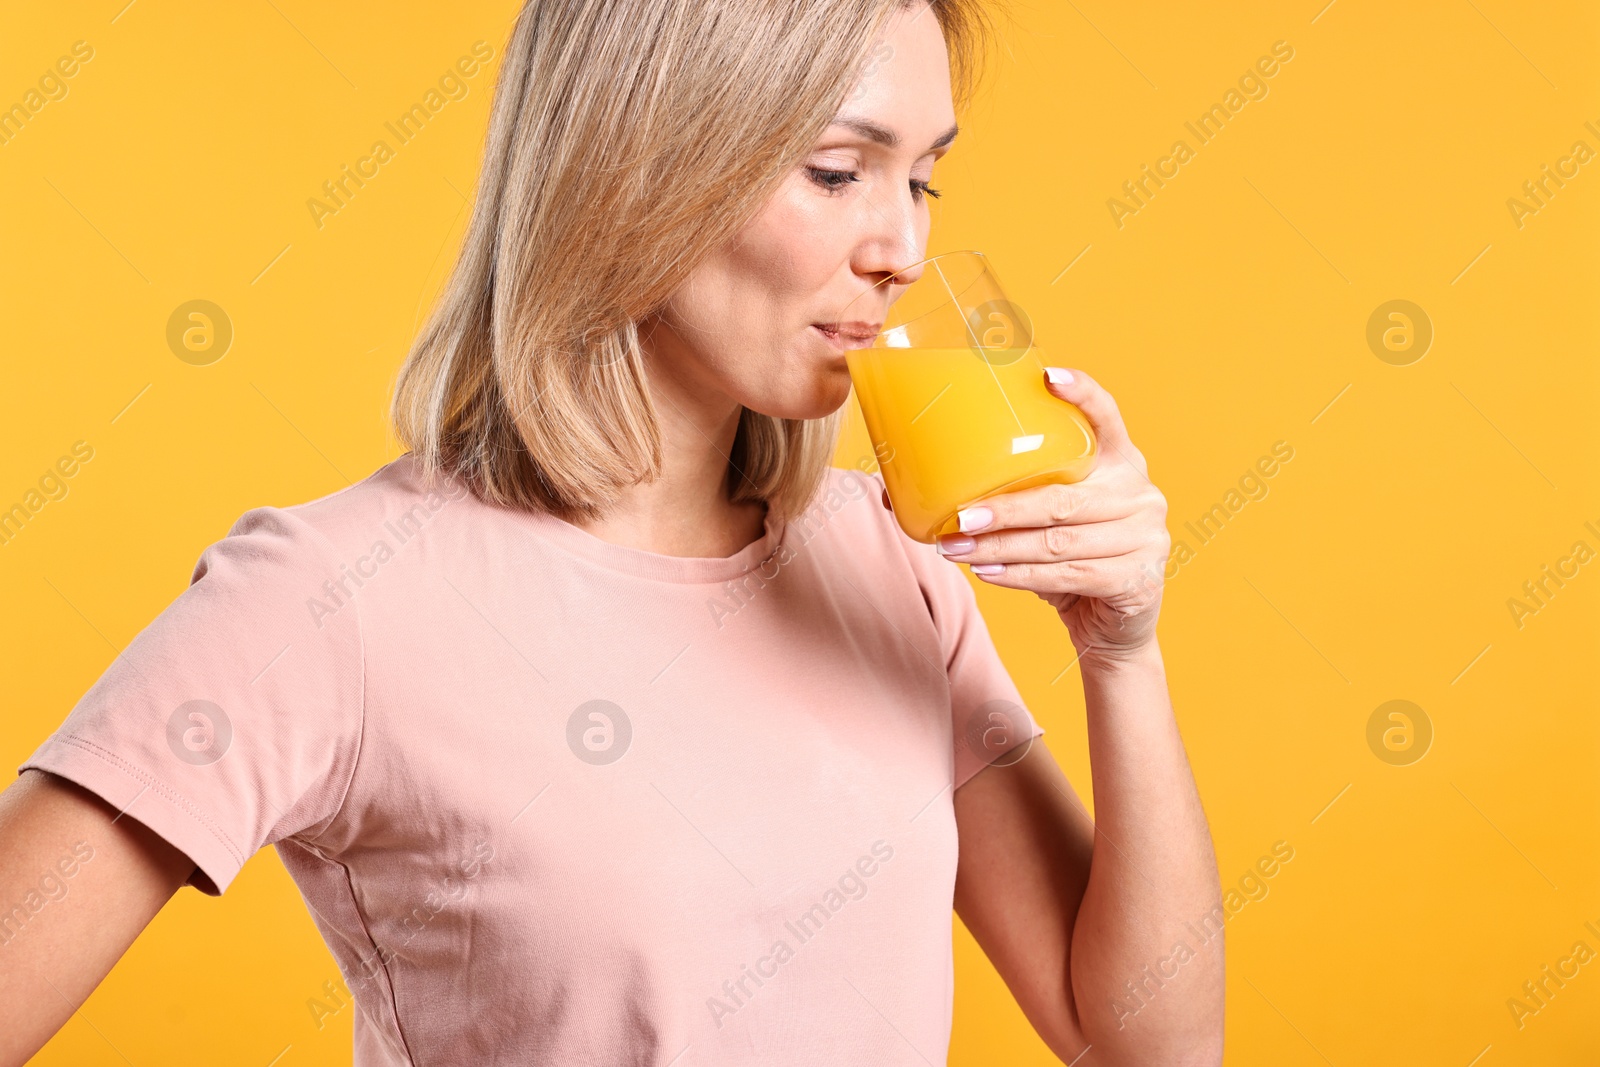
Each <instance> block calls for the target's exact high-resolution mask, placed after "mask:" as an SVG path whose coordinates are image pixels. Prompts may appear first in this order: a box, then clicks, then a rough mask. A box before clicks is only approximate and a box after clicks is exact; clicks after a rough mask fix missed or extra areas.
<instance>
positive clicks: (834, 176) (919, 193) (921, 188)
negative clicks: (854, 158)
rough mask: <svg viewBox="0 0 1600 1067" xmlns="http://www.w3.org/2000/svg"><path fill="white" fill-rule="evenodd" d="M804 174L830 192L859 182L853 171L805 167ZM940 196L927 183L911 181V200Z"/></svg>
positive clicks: (919, 180)
mask: <svg viewBox="0 0 1600 1067" xmlns="http://www.w3.org/2000/svg"><path fill="white" fill-rule="evenodd" d="M806 173H807V174H809V175H810V177H811V180H812V181H814V182H816V183H817V184H818V185H820V186H822V187H823V188H824V189H828V190H830V191H831V190H834V189H840V188H843V187H844V186H846V185H849V184H850V183H851V182H858V181H860V180H861V175H859V174H857V173H856V172H855V171H853V170H828V169H827V168H825V167H807V168H806ZM940 195H941V194H940V193H939V190H937V189H935V188H934V187H933V186H931V185H929V184H928V183H927V182H925V181H922V180H921V179H919V178H912V179H911V197H912V199H914V200H921V199H922V198H923V197H924V196H931V197H933V198H935V199H938V197H939V196H940Z"/></svg>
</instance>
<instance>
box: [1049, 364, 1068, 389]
mask: <svg viewBox="0 0 1600 1067" xmlns="http://www.w3.org/2000/svg"><path fill="white" fill-rule="evenodd" d="M1044 376H1045V377H1046V378H1048V379H1050V384H1052V385H1071V384H1072V372H1071V371H1069V370H1067V369H1066V368H1065V367H1046V368H1045V369H1044Z"/></svg>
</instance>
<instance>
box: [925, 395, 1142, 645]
mask: <svg viewBox="0 0 1600 1067" xmlns="http://www.w3.org/2000/svg"><path fill="white" fill-rule="evenodd" d="M1051 370H1052V371H1054V372H1055V375H1056V376H1058V377H1061V378H1063V379H1064V380H1063V381H1061V382H1059V383H1056V382H1051V381H1049V380H1048V378H1049V375H1048V374H1047V380H1046V386H1047V388H1048V389H1049V390H1050V392H1051V393H1052V394H1054V395H1055V396H1058V397H1060V398H1061V399H1063V400H1067V401H1070V402H1071V403H1073V404H1076V405H1077V406H1078V408H1079V409H1080V410H1081V411H1082V412H1083V413H1084V414H1085V415H1086V416H1088V418H1089V421H1090V423H1091V424H1092V425H1093V426H1094V431H1095V435H1096V437H1097V438H1098V440H1099V445H1100V452H1099V455H1098V456H1096V458H1095V462H1094V466H1093V467H1092V468H1091V469H1090V471H1089V474H1088V476H1087V477H1085V478H1084V479H1083V480H1081V481H1078V482H1074V483H1071V484H1051V485H1041V486H1035V487H1034V488H1032V489H1023V490H1020V491H1018V492H1015V493H1001V494H998V495H996V496H992V497H989V498H988V499H986V500H982V501H979V502H978V503H977V504H974V505H972V506H971V507H968V508H964V509H963V510H962V512H961V520H962V523H961V527H962V530H963V531H964V532H963V533H960V534H947V535H945V536H944V537H942V538H940V539H939V551H940V552H941V553H943V554H944V555H945V556H946V558H948V559H950V560H951V561H952V562H956V563H969V564H971V565H972V571H973V573H974V574H976V575H978V576H979V577H980V578H982V579H984V580H985V581H987V582H990V583H992V584H994V585H1002V586H1009V587H1010V588H1013V589H1031V590H1032V591H1033V592H1034V593H1036V594H1038V595H1039V596H1040V597H1041V598H1042V599H1044V600H1045V601H1046V602H1047V603H1049V604H1050V605H1051V606H1052V607H1054V608H1055V609H1056V611H1057V612H1058V613H1059V614H1060V616H1061V621H1062V622H1064V623H1066V625H1067V632H1068V634H1069V635H1070V637H1071V638H1072V643H1073V646H1074V647H1075V648H1076V649H1077V650H1078V655H1079V658H1080V659H1081V660H1087V661H1089V662H1099V663H1109V664H1115V663H1117V662H1120V661H1123V660H1125V659H1128V658H1131V657H1134V656H1136V655H1138V654H1139V653H1141V652H1144V651H1147V650H1149V649H1152V648H1154V647H1155V643H1156V615H1157V614H1158V612H1159V611H1160V608H1161V592H1162V585H1163V578H1164V576H1165V572H1166V566H1167V554H1168V551H1169V550H1170V548H1171V545H1172V538H1171V536H1170V535H1169V534H1168V533H1167V500H1166V497H1164V496H1162V495H1161V492H1160V490H1158V489H1157V488H1156V487H1155V486H1154V485H1152V484H1151V482H1150V478H1149V476H1148V473H1147V471H1148V467H1147V466H1146V465H1145V460H1144V456H1143V455H1142V454H1141V453H1140V452H1139V450H1138V449H1137V448H1135V447H1133V442H1132V441H1131V440H1129V438H1128V430H1127V427H1126V426H1124V425H1123V422H1122V414H1121V412H1119V411H1118V410H1117V404H1116V401H1114V400H1112V399H1111V394H1110V393H1108V392H1106V391H1105V389H1104V388H1102V387H1101V385H1100V383H1098V382H1096V381H1095V380H1094V379H1092V378H1090V377H1089V376H1088V375H1087V374H1084V373H1083V372H1082V371H1071V372H1063V371H1062V370H1061V369H1060V368H1051ZM963 550H965V551H963Z"/></svg>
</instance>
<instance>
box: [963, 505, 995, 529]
mask: <svg viewBox="0 0 1600 1067" xmlns="http://www.w3.org/2000/svg"><path fill="white" fill-rule="evenodd" d="M956 518H958V519H960V520H961V532H962V533H972V532H973V531H974V530H981V529H983V528H984V527H985V526H987V525H989V524H990V523H991V522H993V521H994V511H993V510H992V509H990V508H963V509H962V510H961V511H958V512H956Z"/></svg>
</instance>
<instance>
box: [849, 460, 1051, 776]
mask: <svg viewBox="0 0 1600 1067" xmlns="http://www.w3.org/2000/svg"><path fill="white" fill-rule="evenodd" d="M872 478H873V480H874V481H875V482H877V483H878V485H879V486H880V487H881V486H882V484H883V476H882V475H881V474H874V475H873V476H872ZM871 499H872V500H873V502H874V506H880V507H881V505H878V504H877V503H876V502H877V499H878V496H877V491H874V493H873V494H872V496H871ZM884 515H885V517H886V520H887V522H888V525H889V526H891V527H892V528H893V529H894V531H895V534H896V535H897V539H898V541H899V543H900V546H901V548H902V549H903V550H904V551H905V553H906V557H907V559H908V560H910V562H911V569H912V571H913V572H915V574H916V576H917V582H918V584H919V585H920V586H921V587H922V595H923V599H924V600H926V601H927V604H928V611H929V613H930V614H931V615H932V616H933V624H934V629H935V630H937V631H938V634H939V647H940V650H941V651H942V652H943V653H944V658H945V670H946V673H947V675H948V677H949V681H950V714H951V735H952V741H953V745H954V753H953V754H954V759H955V778H954V785H953V787H952V788H954V789H959V788H961V787H962V786H963V785H965V784H966V783H967V782H968V781H970V780H971V779H972V777H973V776H974V775H976V774H977V773H978V772H979V771H981V770H983V768H985V767H987V766H988V765H990V764H991V763H1000V764H1004V763H1009V762H1014V761H1016V760H1018V759H1021V758H1022V756H1023V754H1024V753H1025V752H1026V751H1027V748H1028V746H1029V745H1031V744H1032V742H1033V739H1034V738H1035V737H1039V736H1041V735H1042V734H1043V733H1044V727H1042V726H1040V725H1039V724H1038V723H1036V722H1035V721H1034V719H1033V716H1032V715H1031V714H1030V713H1029V712H1028V709H1027V706H1026V705H1025V704H1024V703H1023V701H1022V694H1021V692H1019V691H1018V689H1017V686H1016V683H1015V682H1014V681H1012V679H1011V673H1010V672H1009V671H1007V670H1006V667H1005V664H1004V663H1002V662H1001V661H1000V654H999V653H998V652H997V651H996V650H995V647H994V640H993V638H991V637H990V636H989V627H988V624H987V623H986V622H984V618H983V615H982V613H981V612H979V610H978V600H977V597H976V595H974V593H973V591H972V585H971V584H970V583H969V582H968V581H967V576H966V575H965V574H964V573H963V572H962V571H963V568H962V567H961V566H960V565H959V564H954V563H951V562H950V561H949V560H947V559H945V558H944V557H942V556H940V555H939V551H938V549H936V548H934V546H932V545H925V544H923V543H922V542H921V541H916V540H913V539H912V538H911V537H910V536H908V535H907V534H906V532H905V531H904V530H902V529H900V524H899V523H898V522H896V521H895V519H894V517H893V516H892V515H890V514H889V513H888V512H887V511H885V512H884Z"/></svg>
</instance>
